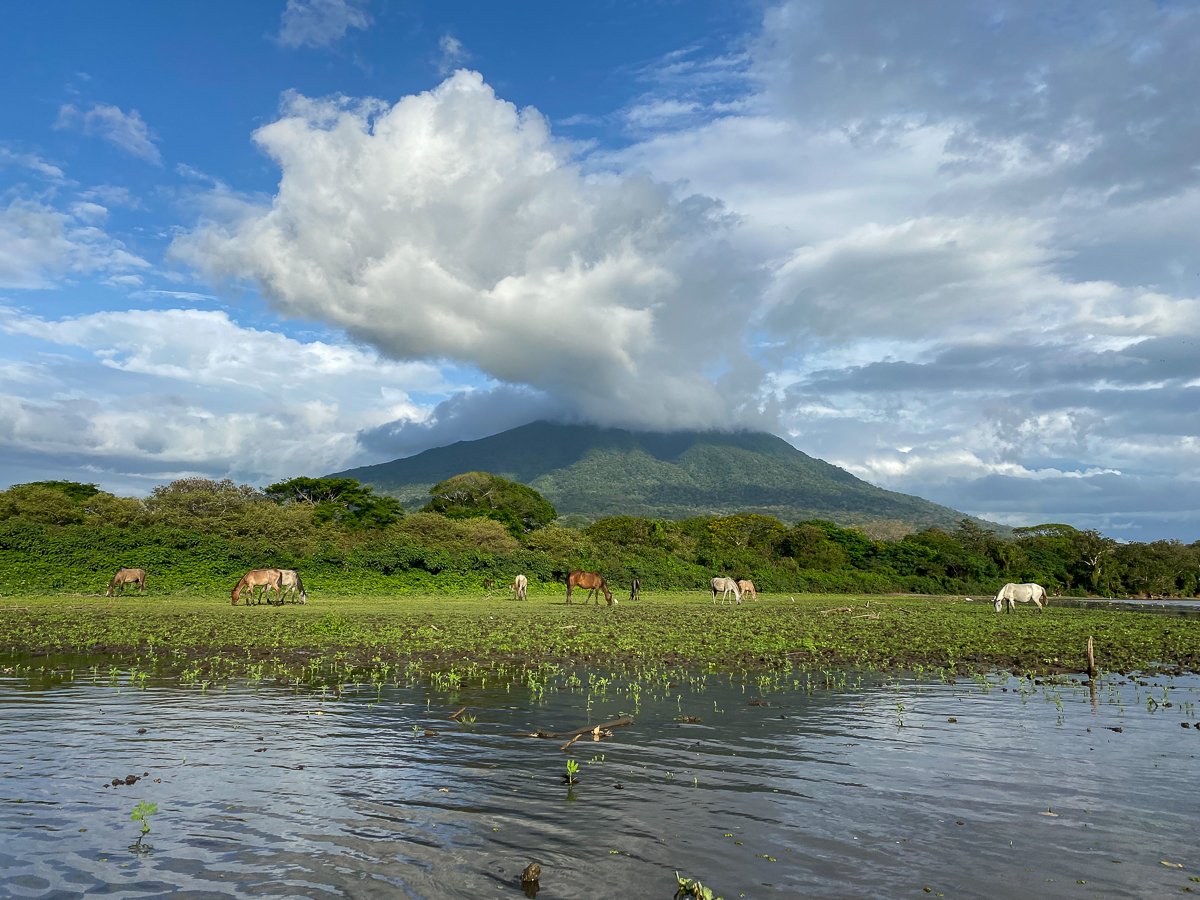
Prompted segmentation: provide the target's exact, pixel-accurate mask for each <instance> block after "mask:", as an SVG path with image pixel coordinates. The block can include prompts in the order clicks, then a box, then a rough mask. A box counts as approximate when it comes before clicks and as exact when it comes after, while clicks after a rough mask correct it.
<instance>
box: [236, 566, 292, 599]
mask: <svg viewBox="0 0 1200 900" xmlns="http://www.w3.org/2000/svg"><path fill="white" fill-rule="evenodd" d="M281 581H283V573H282V572H280V571H279V569H251V570H250V571H249V572H247V573H246V574H245V575H243V576H242V577H241V580H240V581H238V583H237V584H236V585H234V588H233V591H232V593H231V594H230V597H231V598H232V600H233V605H234V606H237V604H238V601H239V600H241V599H242V591H244V590H245V589H246V588H249V589H250V596H248V597H247V598H246V605H247V606H249V605H250V601H251V600H253V599H254V595H255V592H256V591H259V589H260V588H261V592H260V593H259V595H258V601H259V602H260V603H261V602H262V599H263V598H264V597H266V596H267V592H268V591H274V592H275V598H276V599H279V592H280V582H281ZM267 602H268V603H269V602H270V601H269V600H268V601H267ZM281 602H282V601H281Z"/></svg>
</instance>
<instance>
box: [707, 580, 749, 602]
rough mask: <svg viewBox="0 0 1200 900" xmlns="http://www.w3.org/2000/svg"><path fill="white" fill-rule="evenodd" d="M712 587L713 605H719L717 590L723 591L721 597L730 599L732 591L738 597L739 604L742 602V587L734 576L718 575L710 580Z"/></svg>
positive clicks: (726, 599)
mask: <svg viewBox="0 0 1200 900" xmlns="http://www.w3.org/2000/svg"><path fill="white" fill-rule="evenodd" d="M709 584H710V585H711V587H712V597H713V606H716V605H717V591H720V592H721V599H722V600H725V601H728V599H729V593H730V591H732V592H733V596H734V597H736V598H737V602H738V605H739V606H741V603H742V589H741V588H740V587H738V583H737V582H736V581H734V580H733V579H732V578H726V577H725V576H724V575H718V576H717V577H716V578H714V579H713V580H712V581H710V582H709Z"/></svg>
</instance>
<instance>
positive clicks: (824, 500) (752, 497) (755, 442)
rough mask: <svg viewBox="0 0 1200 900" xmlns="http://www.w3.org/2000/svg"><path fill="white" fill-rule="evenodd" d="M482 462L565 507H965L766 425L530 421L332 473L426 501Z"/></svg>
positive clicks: (786, 510)
mask: <svg viewBox="0 0 1200 900" xmlns="http://www.w3.org/2000/svg"><path fill="white" fill-rule="evenodd" d="M468 471H486V472H492V473H494V474H496V475H503V476H504V477H505V478H511V479H513V480H515V481H520V482H522V483H524V484H527V485H530V486H531V487H533V488H536V489H537V490H538V491H539V492H541V493H542V495H543V496H545V497H546V499H547V500H549V501H550V502H551V503H553V504H554V506H555V508H556V509H557V510H558V512H559V515H560V516H570V515H576V516H582V517H584V518H586V519H589V520H593V519H598V518H601V517H604V516H611V515H634V516H641V517H644V518H665V519H683V518H688V517H690V516H701V515H721V514H728V513H734V512H741V513H746V512H750V513H761V514H764V515H772V516H776V517H777V518H779V519H781V520H782V521H784V522H785V523H789V524H790V523H794V522H797V521H800V520H804V519H828V520H830V521H833V522H837V523H839V524H843V525H851V524H853V525H862V526H865V527H866V528H867V530H868V531H869V532H871V533H872V534H874V535H875V536H877V537H897V536H899V535H900V534H903V533H905V532H908V531H913V530H917V529H920V528H925V527H928V526H931V525H938V526H942V527H952V526H954V525H956V524H957V523H958V522H959V521H960V520H961V519H963V518H964V514H963V513H961V512H957V511H955V510H953V509H950V508H949V507H945V506H939V505H938V504H936V503H931V502H929V501H928V500H923V499H921V498H920V497H913V496H910V495H908V494H899V493H896V492H894V491H886V490H883V489H882V488H878V487H875V486H874V485H872V484H868V483H867V482H865V481H863V480H862V479H860V478H856V477H855V476H853V475H851V474H850V473H849V472H847V471H845V470H844V469H840V468H838V467H837V466H834V465H830V464H829V463H827V462H825V461H823V460H820V459H814V458H813V457H811V456H808V455H807V454H805V453H802V452H801V451H799V450H797V449H796V448H795V447H793V446H792V445H791V444H789V443H787V441H784V440H783V439H781V438H778V437H775V436H774V435H771V434H766V433H762V432H715V431H707V432H699V431H681V432H638V431H626V430H624V429H619V428H597V427H592V426H584V425H559V424H554V423H550V422H533V423H531V424H529V425H523V426H521V427H519V428H513V429H511V430H509V431H505V432H502V433H500V434H496V435H492V436H491V437H487V438H483V439H481V440H477V441H460V442H458V443H456V444H451V445H450V446H447V447H438V448H435V449H432V450H426V451H425V452H423V453H419V454H417V455H416V456H411V457H408V458H406V459H397V460H393V461H392V462H387V463H380V464H378V465H373V466H364V467H361V468H356V469H349V470H347V471H345V472H338V473H335V474H336V475H337V476H347V477H350V478H356V479H358V480H359V481H361V482H363V483H364V484H369V485H372V486H373V487H374V488H375V489H376V490H377V491H379V492H382V493H386V494H390V495H392V496H395V497H398V498H399V499H400V500H401V501H402V502H403V503H404V504H405V506H406V507H409V508H414V507H417V506H420V505H422V504H424V503H425V502H427V501H428V499H429V496H428V490H429V487H430V486H431V485H433V484H435V483H437V482H439V481H441V480H443V479H445V478H448V477H450V476H452V475H456V474H458V473H460V472H468Z"/></svg>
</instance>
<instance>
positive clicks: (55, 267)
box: [0, 200, 149, 289]
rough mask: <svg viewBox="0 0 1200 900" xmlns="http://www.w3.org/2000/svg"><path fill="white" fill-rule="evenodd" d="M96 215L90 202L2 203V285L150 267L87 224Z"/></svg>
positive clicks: (46, 283)
mask: <svg viewBox="0 0 1200 900" xmlns="http://www.w3.org/2000/svg"><path fill="white" fill-rule="evenodd" d="M80 213H82V219H81V218H79V217H78V216H79V215H80ZM95 218H96V207H95V206H94V205H92V204H84V205H82V206H76V208H75V210H74V212H73V213H64V212H60V211H59V210H56V209H53V208H51V207H49V206H46V205H44V204H43V203H40V202H36V201H20V200H17V201H13V202H12V203H10V204H9V205H8V206H7V207H0V287H4V288H19V289H32V288H47V287H50V286H52V285H54V284H55V283H56V282H57V281H58V279H60V278H62V277H64V276H70V275H79V274H103V275H109V276H117V275H122V274H129V273H131V272H137V271H139V270H144V269H146V268H148V267H149V263H147V262H146V261H145V260H144V259H142V258H141V257H139V256H136V255H135V254H133V253H130V252H129V251H128V250H127V249H125V247H124V245H123V244H121V243H120V242H119V241H117V240H116V239H114V238H112V237H111V236H109V235H107V234H105V233H104V232H103V231H101V230H100V229H98V228H96V227H94V226H93V225H91V224H89V223H90V222H91V221H93V220H94V219H95Z"/></svg>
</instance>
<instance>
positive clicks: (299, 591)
mask: <svg viewBox="0 0 1200 900" xmlns="http://www.w3.org/2000/svg"><path fill="white" fill-rule="evenodd" d="M279 586H280V587H281V588H283V594H282V595H281V596H280V598H279V602H280V603H283V601H284V600H286V599H287V598H288V595H289V594H291V595H292V596H293V597H295V598H296V602H297V603H307V602H308V592H307V591H306V590H304V582H303V581H301V580H300V573H299V572H297V571H296V570H295V569H280V570H279Z"/></svg>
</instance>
